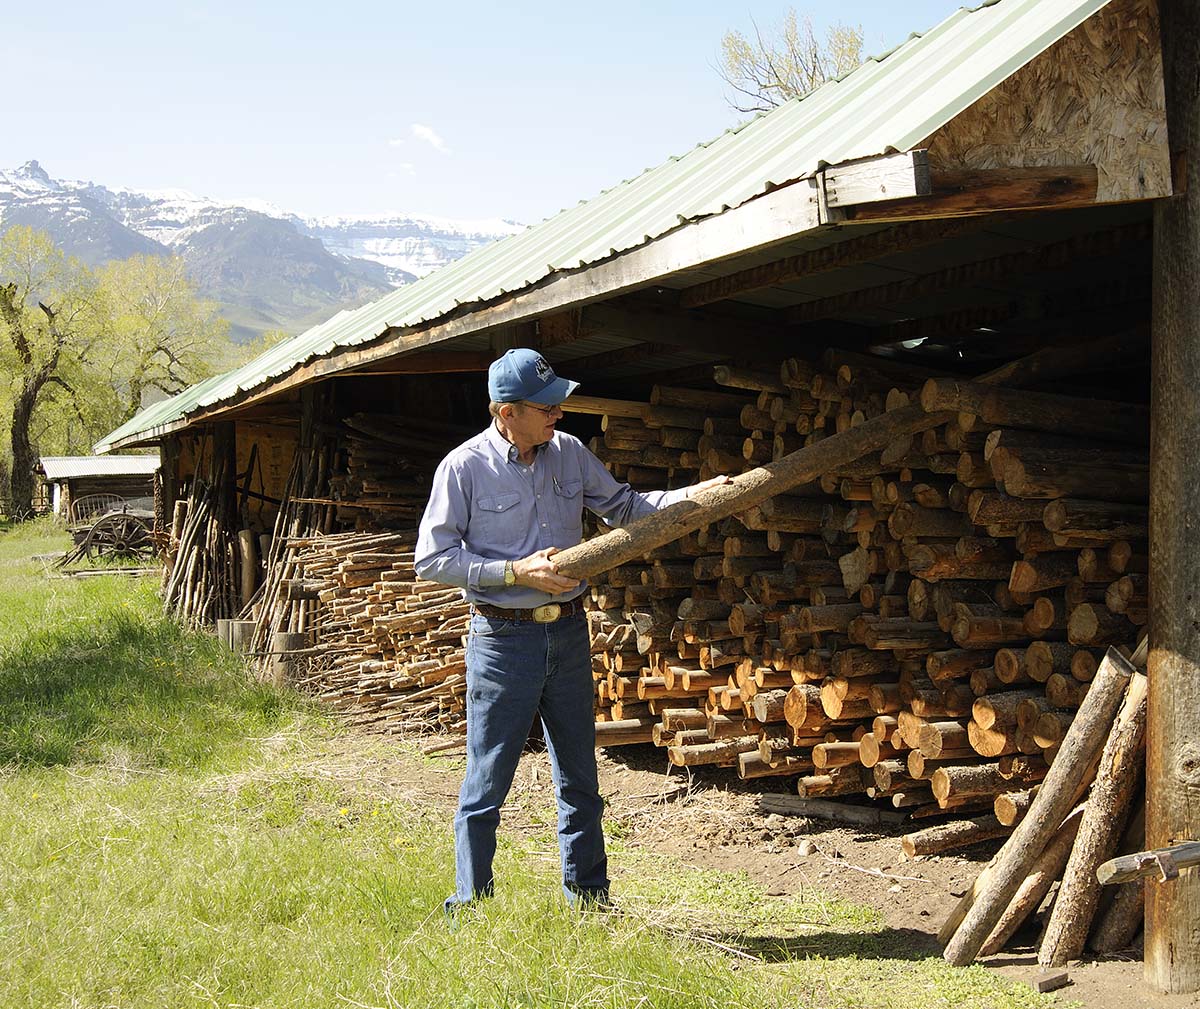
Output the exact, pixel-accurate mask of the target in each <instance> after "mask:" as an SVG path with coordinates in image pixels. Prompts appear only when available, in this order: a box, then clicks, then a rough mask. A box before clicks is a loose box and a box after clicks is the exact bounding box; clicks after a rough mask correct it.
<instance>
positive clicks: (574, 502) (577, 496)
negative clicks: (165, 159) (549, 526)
mask: <svg viewBox="0 0 1200 1009" xmlns="http://www.w3.org/2000/svg"><path fill="white" fill-rule="evenodd" d="M554 524H555V527H556V528H557V529H559V530H560V531H562V532H565V533H568V534H570V535H574V536H576V537H577V539H576V542H578V538H581V537H582V536H583V481H582V480H561V481H559V480H556V481H555V482H554Z"/></svg>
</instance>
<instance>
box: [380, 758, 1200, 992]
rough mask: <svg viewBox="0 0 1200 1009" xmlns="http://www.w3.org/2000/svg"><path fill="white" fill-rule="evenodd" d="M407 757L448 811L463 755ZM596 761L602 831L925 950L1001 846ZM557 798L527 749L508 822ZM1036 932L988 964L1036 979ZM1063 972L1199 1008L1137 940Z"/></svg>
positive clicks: (539, 813)
mask: <svg viewBox="0 0 1200 1009" xmlns="http://www.w3.org/2000/svg"><path fill="white" fill-rule="evenodd" d="M459 752H461V751H459ZM406 764H408V765H411V766H408V767H406V768H405V771H404V772H403V773H404V775H405V777H406V779H407V780H406V782H405V784H406V785H407V786H408V787H407V788H406V791H408V792H409V793H410V794H412V793H413V792H415V791H419V792H420V794H421V795H422V796H423V797H425V798H427V799H429V800H432V801H434V802H436V803H438V804H439V805H444V807H445V809H446V811H447V818H449V816H450V815H451V814H452V811H453V809H454V806H455V802H456V799H457V790H458V785H459V782H460V781H461V760H454V759H450V760H446V761H440V760H438V759H437V758H433V759H429V760H421V759H420V758H417V757H416V756H415V754H413V756H412V757H410V758H409V759H408V760H406ZM599 764H600V783H601V791H602V792H603V794H604V795H605V797H606V799H607V801H608V804H609V806H608V810H607V812H606V814H605V824H606V829H607V831H608V832H609V833H610V835H614V836H616V835H619V836H620V837H621V839H622V843H623V844H624V845H625V846H626V847H627V848H645V849H647V850H652V851H656V852H659V853H668V854H674V855H676V856H678V858H679V859H680V860H681V861H683V862H686V863H688V864H690V865H693V866H696V867H699V868H702V869H703V868H712V869H719V870H720V869H723V870H730V871H735V870H741V871H743V872H746V873H748V874H749V875H750V876H751V878H753V879H754V880H755V881H756V882H757V883H758V884H759V885H761V886H762V888H763V892H764V894H767V895H772V896H785V895H791V894H795V893H798V892H800V891H801V889H804V888H815V889H819V890H822V891H824V892H826V893H828V894H831V895H833V896H836V897H839V898H842V899H844V900H848V901H852V902H855V903H858V904H866V905H870V906H873V907H875V908H876V909H878V911H879V912H880V913H881V915H882V918H883V921H884V924H885V925H886V926H887V927H888V928H890V929H893V930H896V931H897V932H898V933H900V934H902V935H903V937H904V939H905V941H906V944H907V945H909V946H911V947H915V948H916V949H918V950H920V949H928V952H929V955H930V956H937V955H939V954H940V953H941V947H940V946H939V945H938V942H937V931H938V928H939V927H940V926H941V924H942V921H943V920H944V918H945V916H946V914H947V913H948V912H949V910H950V909H951V908H952V907H953V906H954V904H955V903H956V901H957V899H958V897H960V896H961V895H962V894H963V893H964V892H965V891H966V890H967V889H968V888H969V887H970V886H971V884H972V882H973V881H974V879H975V876H976V875H977V874H978V872H979V870H980V869H981V868H982V866H983V865H984V864H985V863H986V862H987V861H988V859H989V858H991V856H992V855H993V854H994V853H995V851H996V849H997V848H998V846H999V842H992V843H989V844H981V845H977V846H975V847H973V848H970V849H967V850H966V851H964V852H963V854H962V855H961V856H927V857H921V858H916V859H909V858H907V857H906V856H905V855H904V854H903V852H902V851H901V848H900V841H899V838H900V835H901V834H903V833H905V829H904V828H901V827H884V828H870V829H867V828H857V827H856V828H847V827H839V826H833V825H831V824H829V823H825V822H821V821H818V820H813V819H808V818H803V817H784V816H780V815H778V814H769V813H766V812H764V811H763V810H762V809H761V808H760V805H759V801H758V795H759V794H761V793H762V792H765V791H770V790H776V791H784V790H785V786H784V785H783V784H782V783H780V784H779V785H773V783H771V782H770V781H767V782H763V781H759V782H754V783H752V784H749V785H744V784H742V783H741V782H739V781H738V780H737V778H736V777H734V776H733V775H731V773H730V772H729V771H728V770H722V769H710V768H697V769H694V770H693V771H692V773H691V774H689V773H688V772H687V771H686V770H684V769H681V768H669V767H668V765H667V763H666V759H665V755H664V754H663V751H661V750H657V749H655V748H654V747H652V746H649V745H646V746H630V747H619V748H612V749H609V750H602V751H600V761H599ZM409 774H411V775H413V777H411V778H409V777H408V775H409ZM414 786H415V787H414ZM553 795H554V793H553V783H552V781H551V776H550V762H549V759H548V757H547V756H546V754H545V752H538V751H537V750H530V751H527V752H526V753H525V755H524V756H523V757H522V759H521V764H520V767H519V769H518V771H517V777H516V780H515V782H514V786H513V791H512V793H511V795H510V797H509V801H508V803H507V804H506V806H505V811H504V821H503V822H504V825H505V828H506V829H509V830H517V831H523V830H529V831H539V832H540V831H544V830H545V829H546V827H545V824H546V817H547V814H548V811H549V810H550V809H552V807H553V801H554V799H553ZM531 814H532V815H531ZM447 825H448V824H447ZM614 894H615V895H616V897H617V899H618V901H619V899H620V879H619V878H617V879H615V880H614ZM1036 937H1037V936H1036V931H1034V932H1033V933H1032V934H1029V935H1027V936H1020V935H1019V936H1018V939H1019V940H1020V939H1023V940H1024V941H1025V942H1026V943H1027V945H1025V946H1023V947H1022V946H1018V947H1017V948H1016V949H1015V950H1014V949H1010V950H1007V951H1005V952H1004V953H1002V954H999V955H997V956H995V957H992V958H990V959H989V960H987V961H985V963H986V965H987V966H988V967H989V968H991V969H993V970H995V971H997V972H998V973H1000V974H1003V975H1004V976H1006V977H1010V978H1014V979H1016V980H1020V981H1026V982H1030V981H1032V980H1033V979H1035V978H1036V977H1038V975H1039V974H1040V973H1041V972H1040V969H1039V968H1038V966H1037V957H1036V953H1035V952H1034V950H1033V949H1032V947H1031V945H1028V944H1031V943H1032V942H1034V941H1035V940H1036ZM1068 970H1069V973H1070V977H1071V984H1070V985H1069V986H1067V987H1065V988H1063V989H1061V990H1060V992H1059V996H1060V998H1061V999H1062V1000H1063V1001H1064V1002H1076V1003H1080V1004H1082V1005H1084V1006H1087V1007H1088V1009H1092V1007H1095V1009H1132V1007H1146V1009H1185V1007H1186V1009H1193V1007H1200V996H1168V995H1161V994H1158V993H1154V992H1151V991H1149V990H1148V989H1147V988H1146V987H1145V985H1144V984H1143V982H1142V965H1141V951H1140V949H1131V950H1128V951H1126V952H1125V953H1123V954H1122V955H1120V956H1115V957H1108V958H1105V959H1103V960H1100V961H1083V962H1073V963H1071V964H1070V965H1069V966H1068Z"/></svg>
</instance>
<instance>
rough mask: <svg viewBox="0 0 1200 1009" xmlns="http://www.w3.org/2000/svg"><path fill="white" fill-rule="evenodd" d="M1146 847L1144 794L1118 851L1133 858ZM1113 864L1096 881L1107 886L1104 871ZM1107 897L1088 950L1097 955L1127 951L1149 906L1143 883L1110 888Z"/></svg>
mask: <svg viewBox="0 0 1200 1009" xmlns="http://www.w3.org/2000/svg"><path fill="white" fill-rule="evenodd" d="M1145 847H1146V798H1145V795H1144V794H1142V795H1138V796H1137V798H1135V799H1134V801H1133V806H1132V808H1131V815H1130V817H1129V825H1128V826H1127V827H1126V828H1125V834H1124V836H1123V837H1122V838H1121V846H1120V848H1119V849H1118V850H1119V851H1121V852H1122V854H1125V855H1130V854H1134V853H1136V852H1140V851H1142V850H1143V849H1144V848H1145ZM1112 862H1113V860H1111V859H1110V860H1109V861H1108V862H1105V863H1104V865H1102V866H1100V868H1099V869H1097V870H1096V878H1097V879H1099V880H1100V881H1101V882H1102V883H1104V882H1106V880H1105V869H1106V868H1107V867H1108V866H1111V865H1112ZM1105 897H1106V898H1107V903H1105V902H1104V898H1102V902H1101V905H1100V910H1099V911H1098V912H1097V913H1096V922H1095V925H1094V926H1093V928H1092V934H1091V935H1090V936H1089V937H1088V949H1090V950H1092V951H1093V952H1094V953H1115V952H1116V951H1117V950H1121V949H1125V948H1126V947H1127V946H1129V944H1130V943H1132V942H1133V937H1134V936H1135V935H1136V934H1137V933H1138V930H1139V929H1141V927H1142V919H1143V913H1144V908H1145V903H1146V888H1145V884H1144V883H1143V881H1142V880H1140V879H1137V880H1134V881H1132V882H1128V883H1114V884H1111V885H1108V886H1107V887H1106V889H1105Z"/></svg>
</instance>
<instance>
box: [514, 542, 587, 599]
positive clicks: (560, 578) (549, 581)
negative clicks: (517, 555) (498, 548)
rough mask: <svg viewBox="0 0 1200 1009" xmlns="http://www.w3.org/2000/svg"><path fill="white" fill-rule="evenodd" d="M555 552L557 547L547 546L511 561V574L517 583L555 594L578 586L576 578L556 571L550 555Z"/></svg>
mask: <svg viewBox="0 0 1200 1009" xmlns="http://www.w3.org/2000/svg"><path fill="white" fill-rule="evenodd" d="M556 553H558V547H547V548H546V549H545V550H539V551H538V552H537V553H535V554H530V555H529V556H528V557H522V558H521V559H520V560H519V561H513V574H514V575H516V576H517V584H518V585H524V586H525V587H526V588H531V589H540V590H541V591H542V592H549V593H550V594H551V595H555V596H556V595H559V594H560V593H562V592H570V591H571V589H576V588H579V582H578V581H577V580H576V579H574V578H567V577H566V576H565V575H560V574H559V573H558V569H557V568H556V567H555V565H554V561H553V559H552V555H553V554H556Z"/></svg>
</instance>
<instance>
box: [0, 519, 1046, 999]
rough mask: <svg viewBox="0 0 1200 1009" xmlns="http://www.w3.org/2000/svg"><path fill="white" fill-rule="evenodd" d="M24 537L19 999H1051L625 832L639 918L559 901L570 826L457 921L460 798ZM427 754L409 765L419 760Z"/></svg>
mask: <svg viewBox="0 0 1200 1009" xmlns="http://www.w3.org/2000/svg"><path fill="white" fill-rule="evenodd" d="M64 546H65V537H64V536H63V535H62V534H61V533H59V532H56V531H55V530H54V529H53V528H52V527H50V526H48V525H41V524H34V525H29V526H25V527H17V528H12V527H8V528H6V527H3V526H0V963H3V964H4V966H5V969H4V970H3V971H2V972H0V1007H4V1009H7V1007H13V1009H17V1007H21V1009H28V1007H36V1009H42V1007H58V1006H62V1007H96V1009H100V1007H122V1009H124V1007H134V1006H137V1007H168V1006H220V1007H235V1006H236V1007H242V1006H255V1007H297V1009H299V1007H305V1009H316V1007H325V1006H330V1007H333V1006H372V1007H373V1006H387V1007H391V1006H413V1007H425V1006H429V1007H442V1006H445V1007H482V1006H513V1007H517V1006H521V1007H535V1006H537V1007H542V1006H547V1007H548V1006H564V1007H566V1006H581V1007H588V1006H609V1007H613V1009H617V1007H620V1009H626V1007H635V1006H638V1007H641V1006H645V1007H680V1009H685V1007H686V1009H704V1007H717V1006H722V1007H723V1006H746V1007H763V1009H774V1007H779V1009H783V1007H831V1009H832V1007H875V1006H886V1007H890V1006H896V1007H903V1009H925V1007H951V1006H954V1007H977V1009H984V1007H990V1009H1006V1007H1018V1006H1048V1005H1052V1004H1054V1003H1053V1000H1052V997H1045V996H1036V995H1034V994H1033V993H1032V992H1030V991H1029V990H1028V989H1025V988H1021V987H1018V986H1016V985H1009V984H1006V983H1004V982H1003V981H1001V980H1000V979H997V978H996V977H994V976H993V975H990V974H988V973H987V972H985V971H984V970H982V969H979V968H972V969H970V970H956V969H953V968H950V967H947V966H946V965H945V964H943V963H942V961H941V960H940V959H938V958H936V957H934V958H930V957H928V956H926V955H925V954H923V953H918V952H916V951H915V950H914V949H913V948H911V946H908V945H906V943H905V940H904V937H903V936H900V935H897V934H894V933H890V932H888V931H887V930H886V929H883V928H882V927H881V926H880V925H879V923H878V919H877V916H876V915H875V914H874V912H873V911H871V910H870V909H868V908H863V907H858V906H854V905H850V904H846V903H843V902H840V901H838V900H837V899H836V897H835V896H834V895H820V894H810V895H808V896H806V898H805V899H804V900H792V899H780V898H768V897H766V896H762V895H760V894H759V892H758V891H757V890H756V888H755V887H754V885H753V884H752V883H751V882H750V881H749V880H747V879H743V878H739V877H737V876H735V875H732V874H718V873H714V872H712V871H706V872H700V871H699V870H697V869H693V868H689V867H687V866H683V865H679V864H678V863H675V862H672V861H671V860H670V859H669V858H667V857H665V856H654V855H650V854H647V853H646V852H643V851H635V850H633V849H627V848H626V847H625V846H624V845H623V844H622V842H621V841H620V840H614V842H613V852H612V854H613V861H614V866H615V868H616V870H617V875H618V878H619V880H620V887H619V898H620V901H621V904H622V906H623V908H624V913H623V914H621V915H618V916H613V917H603V916H581V915H579V914H577V913H574V912H571V911H569V910H567V909H566V908H565V907H563V906H562V904H561V903H560V900H559V896H558V886H557V882H556V878H555V870H556V865H555V854H554V851H555V849H554V842H553V837H552V834H551V832H550V831H549V829H547V831H546V832H545V833H544V835H539V836H537V837H535V838H533V839H531V838H530V837H528V836H521V835H517V834H515V833H510V832H507V831H505V832H503V833H502V838H501V845H500V851H499V857H498V865H497V868H498V876H499V877H500V878H501V879H502V880H503V881H504V885H503V886H502V887H501V888H500V893H499V895H498V897H497V898H496V899H495V900H494V901H492V902H490V903H489V904H487V905H486V906H483V907H480V908H479V909H478V910H475V911H474V912H472V913H471V914H470V915H468V916H466V917H465V918H464V920H462V921H461V922H460V923H459V924H458V926H457V927H455V928H450V927H449V926H448V925H447V923H446V922H445V921H444V920H443V918H442V916H441V913H440V902H441V899H442V897H443V896H444V895H445V894H446V893H447V892H449V890H450V889H452V880H453V852H452V847H451V837H450V830H449V822H448V818H447V815H446V813H445V810H444V805H435V804H433V803H431V802H430V801H428V799H427V797H425V796H423V795H422V793H421V789H420V788H418V787H414V786H413V785H412V784H411V783H410V782H408V781H406V780H405V779H404V776H403V775H399V776H398V775H397V772H396V770H395V768H396V767H398V766H402V765H403V764H405V763H406V764H407V766H410V767H411V766H413V765H414V762H416V763H417V764H419V762H420V759H421V758H420V757H419V754H418V753H417V751H416V748H415V747H414V746H412V744H406V743H397V742H392V741H387V740H382V739H376V738H364V737H362V736H352V735H350V734H348V733H346V732H345V731H344V730H342V729H341V728H340V727H339V726H338V725H337V723H336V722H334V721H333V720H331V719H330V718H329V717H328V716H327V715H326V714H325V713H324V712H322V711H320V710H319V709H317V708H316V707H314V706H313V705H312V704H311V703H310V702H308V701H305V700H304V699H302V698H299V697H297V696H295V695H293V694H291V693H288V692H278V691H274V690H270V689H267V688H265V687H261V686H258V685H255V684H252V683H250V682H248V680H247V679H246V677H245V676H244V674H243V672H242V670H241V669H240V667H239V665H238V663H237V661H236V660H235V659H234V658H233V657H232V656H231V655H229V654H228V653H226V652H225V651H223V650H222V649H221V648H219V647H218V646H217V645H216V643H215V641H214V640H213V639H211V638H209V637H207V636H205V635H198V634H193V633H189V632H185V631H183V630H181V629H180V628H178V627H177V626H176V625H174V624H173V623H172V622H170V621H168V620H166V619H164V618H163V616H162V615H161V611H160V607H159V603H158V600H157V598H156V595H155V585H154V583H153V580H152V579H118V578H115V577H114V578H92V579H86V580H81V581H68V580H55V579H50V578H48V577H47V575H46V572H45V571H44V569H43V566H42V565H41V564H40V563H39V562H34V561H30V560H28V558H29V557H30V556H31V555H33V554H37V553H41V552H48V551H50V550H54V549H62V548H63V547H64ZM400 757H403V761H401V760H400V759H399V758H400Z"/></svg>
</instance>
